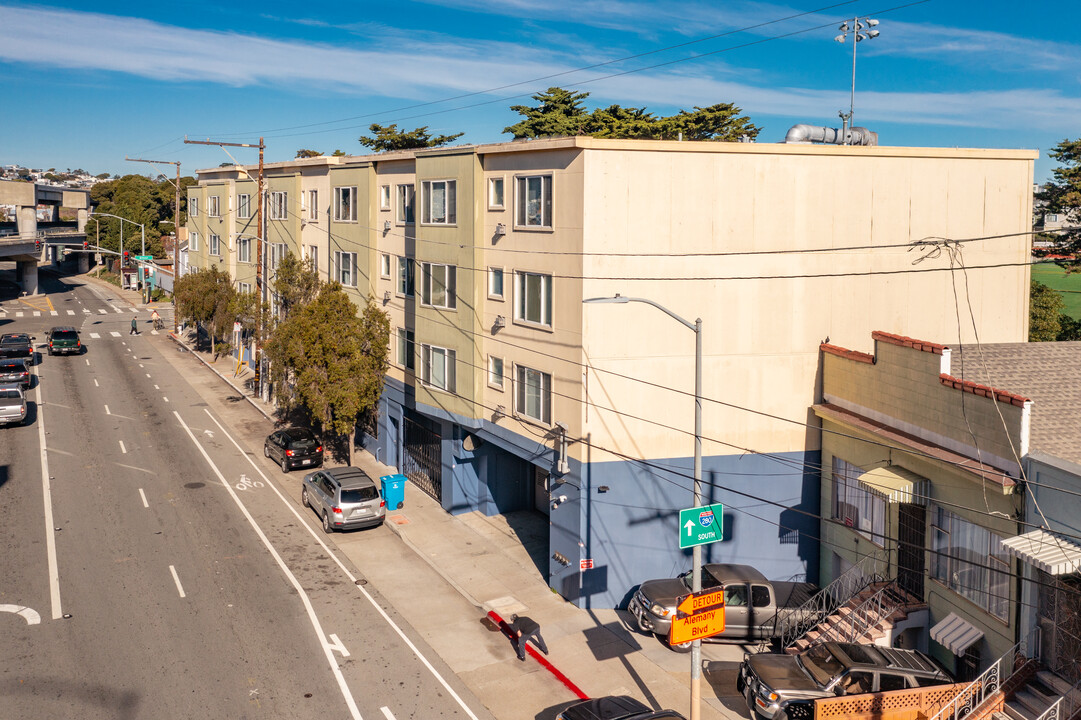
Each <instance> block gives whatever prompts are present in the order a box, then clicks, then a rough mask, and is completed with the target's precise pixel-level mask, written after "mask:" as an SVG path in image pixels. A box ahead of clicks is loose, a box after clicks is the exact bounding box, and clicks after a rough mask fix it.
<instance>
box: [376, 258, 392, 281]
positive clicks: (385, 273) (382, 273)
mask: <svg viewBox="0 0 1081 720" xmlns="http://www.w3.org/2000/svg"><path fill="white" fill-rule="evenodd" d="M379 277H385V278H389V277H390V255H387V254H386V253H382V254H381V255H380V256H379Z"/></svg>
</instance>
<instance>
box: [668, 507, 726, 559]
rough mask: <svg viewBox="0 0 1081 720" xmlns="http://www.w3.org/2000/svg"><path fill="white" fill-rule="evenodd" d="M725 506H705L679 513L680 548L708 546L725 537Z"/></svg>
mask: <svg viewBox="0 0 1081 720" xmlns="http://www.w3.org/2000/svg"><path fill="white" fill-rule="evenodd" d="M723 519H724V506H723V505H721V504H719V503H718V504H716V505H703V506H702V507H695V508H687V509H686V510H680V511H679V547H680V549H681V550H682V549H684V548H689V547H694V546H695V545H708V544H709V543H712V542H717V541H718V540H720V539H722V538H723V537H724V532H723V527H722V526H723V525H724V522H723Z"/></svg>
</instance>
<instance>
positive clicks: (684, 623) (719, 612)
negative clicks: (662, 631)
mask: <svg viewBox="0 0 1081 720" xmlns="http://www.w3.org/2000/svg"><path fill="white" fill-rule="evenodd" d="M722 632H724V608H723V607H721V608H717V609H715V610H708V611H706V612H703V613H699V614H697V615H688V616H687V617H685V618H681V617H674V618H672V626H671V628H670V629H669V630H668V644H669V645H682V644H683V643H685V642H690V641H691V640H701V639H702V638H708V637H712V636H713V635H719V634H720V633H722Z"/></svg>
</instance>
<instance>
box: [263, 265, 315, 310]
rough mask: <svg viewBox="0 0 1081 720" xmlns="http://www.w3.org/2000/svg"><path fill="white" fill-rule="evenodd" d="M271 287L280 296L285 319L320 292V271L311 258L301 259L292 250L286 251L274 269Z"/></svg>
mask: <svg viewBox="0 0 1081 720" xmlns="http://www.w3.org/2000/svg"><path fill="white" fill-rule="evenodd" d="M271 289H272V290H273V291H274V294H275V295H276V296H277V298H278V311H279V317H281V318H283V319H284V318H287V317H289V316H290V315H292V314H293V312H294V311H296V310H297V309H299V308H300V307H303V306H304V305H307V304H308V303H310V302H311V301H312V300H314V299H315V296H316V294H317V293H318V292H319V273H317V272H316V271H315V268H314V267H313V266H312V261H311V258H304V259H303V260H301V259H300V258H298V257H297V256H296V255H294V254H293V253H292V252H286V253H285V257H283V258H282V259H281V262H279V263H278V269H277V270H275V271H274V279H273V281H272V282H271Z"/></svg>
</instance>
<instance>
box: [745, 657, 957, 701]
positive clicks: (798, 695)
mask: <svg viewBox="0 0 1081 720" xmlns="http://www.w3.org/2000/svg"><path fill="white" fill-rule="evenodd" d="M952 682H953V679H952V678H951V677H950V676H949V674H947V673H946V671H945V670H943V669H942V668H941V667H939V666H938V665H937V664H936V663H935V661H934V660H932V659H931V658H929V657H927V656H926V655H924V654H923V653H921V652H919V651H918V650H904V649H901V648H891V647H882V646H879V645H861V644H858V643H835V642H827V643H822V644H820V645H812V646H811V647H809V648H807V649H806V650H804V651H803V652H801V653H799V654H798V655H789V654H787V653H758V654H757V655H747V656H746V657H744V659H743V662H742V663H741V664H740V666H739V675H737V676H736V689H737V690H738V691H739V692H740V693H741V694H742V695H743V697H744V699H746V701H747V708H748V710H750V712H751V717H765V718H771V719H772V720H782V719H784V720H788V719H791V720H803V719H804V718H806V719H808V720H809V719H810V718H812V717H813V716H814V701H815V699H816V698H827V697H833V696H835V695H857V694H860V693H870V692H885V691H887V690H905V689H908V688H918V687H928V686H931V685H945V684H947V683H952Z"/></svg>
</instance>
